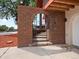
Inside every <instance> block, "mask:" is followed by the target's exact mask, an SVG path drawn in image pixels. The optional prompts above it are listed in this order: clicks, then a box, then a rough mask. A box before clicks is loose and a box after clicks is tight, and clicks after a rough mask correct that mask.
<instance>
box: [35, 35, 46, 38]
mask: <svg viewBox="0 0 79 59" xmlns="http://www.w3.org/2000/svg"><path fill="white" fill-rule="evenodd" d="M35 38H47V36H41V35H39V36H35Z"/></svg>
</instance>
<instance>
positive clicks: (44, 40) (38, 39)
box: [33, 38, 49, 42]
mask: <svg viewBox="0 0 79 59" xmlns="http://www.w3.org/2000/svg"><path fill="white" fill-rule="evenodd" d="M46 41H49V40H47V38H35V39H33V42H46Z"/></svg>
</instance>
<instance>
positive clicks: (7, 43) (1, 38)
mask: <svg viewBox="0 0 79 59" xmlns="http://www.w3.org/2000/svg"><path fill="white" fill-rule="evenodd" d="M17 40H18V38H17V34H11V35H0V48H3V47H14V46H17Z"/></svg>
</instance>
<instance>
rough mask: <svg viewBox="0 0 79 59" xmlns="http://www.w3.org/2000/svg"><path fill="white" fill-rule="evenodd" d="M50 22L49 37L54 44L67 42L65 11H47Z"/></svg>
mask: <svg viewBox="0 0 79 59" xmlns="http://www.w3.org/2000/svg"><path fill="white" fill-rule="evenodd" d="M46 14H47V16H48V17H47V20H48V22H49V24H48V26H49V27H48V29H47V32H48V39H49V40H50V41H51V42H52V43H53V44H63V43H65V13H64V12H61V11H53V10H52V11H51V10H50V11H49V10H48V11H46Z"/></svg>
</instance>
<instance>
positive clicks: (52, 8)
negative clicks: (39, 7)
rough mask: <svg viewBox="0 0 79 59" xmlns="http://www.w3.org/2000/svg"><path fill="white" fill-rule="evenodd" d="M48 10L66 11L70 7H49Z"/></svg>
mask: <svg viewBox="0 0 79 59" xmlns="http://www.w3.org/2000/svg"><path fill="white" fill-rule="evenodd" d="M47 10H58V11H66V10H69V9H68V8H60V7H48V8H47Z"/></svg>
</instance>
